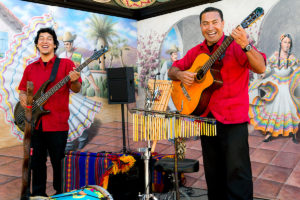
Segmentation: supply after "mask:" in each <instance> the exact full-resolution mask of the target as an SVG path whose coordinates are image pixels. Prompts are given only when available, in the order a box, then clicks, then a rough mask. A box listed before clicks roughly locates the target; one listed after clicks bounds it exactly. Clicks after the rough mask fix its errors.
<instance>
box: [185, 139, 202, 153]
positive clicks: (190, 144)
mask: <svg viewBox="0 0 300 200" xmlns="http://www.w3.org/2000/svg"><path fill="white" fill-rule="evenodd" d="M186 148H189V149H195V150H199V151H201V150H202V148H201V141H200V139H197V140H189V141H187V142H186Z"/></svg>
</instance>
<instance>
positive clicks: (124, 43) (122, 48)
mask: <svg viewBox="0 0 300 200" xmlns="http://www.w3.org/2000/svg"><path fill="white" fill-rule="evenodd" d="M117 41H118V44H119V47H120V48H119V57H120V62H121V66H122V67H124V60H123V51H129V50H130V48H129V46H128V44H127V39H121V38H119V39H118V40H117Z"/></svg>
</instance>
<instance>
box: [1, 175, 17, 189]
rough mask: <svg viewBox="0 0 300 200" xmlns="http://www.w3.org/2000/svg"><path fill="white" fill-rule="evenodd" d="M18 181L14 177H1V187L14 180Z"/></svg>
mask: <svg viewBox="0 0 300 200" xmlns="http://www.w3.org/2000/svg"><path fill="white" fill-rule="evenodd" d="M14 179H16V177H14V176H6V175H0V186H1V185H2V184H5V183H7V182H10V181H12V180H14Z"/></svg>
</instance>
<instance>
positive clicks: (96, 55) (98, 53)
mask: <svg viewBox="0 0 300 200" xmlns="http://www.w3.org/2000/svg"><path fill="white" fill-rule="evenodd" d="M107 51H108V46H105V47H103V48H102V49H100V50H95V51H94V53H93V55H92V56H91V57H90V59H92V60H97V59H99V58H100V56H102V55H103V54H105V53H106V52H107Z"/></svg>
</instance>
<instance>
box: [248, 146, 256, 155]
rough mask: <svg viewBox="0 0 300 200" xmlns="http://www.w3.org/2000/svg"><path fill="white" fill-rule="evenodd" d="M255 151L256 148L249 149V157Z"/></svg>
mask: <svg viewBox="0 0 300 200" xmlns="http://www.w3.org/2000/svg"><path fill="white" fill-rule="evenodd" d="M255 150H256V148H252V147H249V155H251V154H252V153H253V152H254V151H255Z"/></svg>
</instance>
